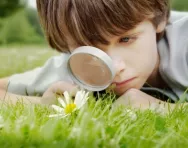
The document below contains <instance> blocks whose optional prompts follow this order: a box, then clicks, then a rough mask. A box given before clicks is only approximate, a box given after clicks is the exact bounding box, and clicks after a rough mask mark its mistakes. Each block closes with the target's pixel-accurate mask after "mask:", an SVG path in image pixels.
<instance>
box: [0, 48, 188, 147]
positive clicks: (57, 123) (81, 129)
mask: <svg viewBox="0 0 188 148" xmlns="http://www.w3.org/2000/svg"><path fill="white" fill-rule="evenodd" d="M56 54H57V53H56V52H54V51H52V50H49V49H47V48H45V47H40V48H38V47H19V46H16V47H1V48H0V60H1V64H0V68H1V71H0V77H5V76H9V75H11V74H14V73H19V72H23V71H26V70H29V69H32V68H34V67H37V66H40V65H42V64H43V63H44V62H45V61H46V60H47V59H48V58H49V57H50V56H53V55H56ZM114 97H115V96H114V94H113V93H112V92H107V94H103V95H101V96H99V100H98V101H97V102H96V101H95V99H94V98H90V100H89V102H88V104H87V105H86V106H84V107H83V108H82V109H81V110H79V111H78V112H74V113H73V114H71V115H69V116H67V117H66V118H49V117H48V116H49V114H52V113H55V112H54V110H52V109H51V108H49V107H45V106H39V105H23V104H22V103H18V104H17V105H16V106H12V105H5V104H0V105H1V109H0V147H1V148H5V147H7V148H10V147H14V148H17V147H18V148H25V147H26V148H35V147H42V148H43V147H44V148H47V147H53V148H56V147H57V148H59V147H69V148H72V147H77V148H96V147H105V148H137V147H138V148H140V147H142V148H151V147H152V148H153V147H154V148H161V147H162V148H184V147H187V146H188V116H187V114H188V110H187V108H185V107H182V108H181V109H177V110H174V111H173V112H170V113H168V114H166V115H160V114H158V113H155V112H152V111H150V110H146V111H140V110H133V109H131V108H127V109H125V108H117V109H115V110H112V109H111V105H112V100H113V99H114ZM128 109H129V110H131V112H128V111H127V110H128Z"/></svg>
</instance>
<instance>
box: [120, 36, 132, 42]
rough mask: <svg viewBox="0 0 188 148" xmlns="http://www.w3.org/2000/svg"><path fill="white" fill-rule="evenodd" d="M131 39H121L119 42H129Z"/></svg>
mask: <svg viewBox="0 0 188 148" xmlns="http://www.w3.org/2000/svg"><path fill="white" fill-rule="evenodd" d="M129 40H130V38H129V37H125V38H121V39H120V41H119V42H129Z"/></svg>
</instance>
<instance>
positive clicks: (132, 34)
mask: <svg viewBox="0 0 188 148" xmlns="http://www.w3.org/2000/svg"><path fill="white" fill-rule="evenodd" d="M134 32H135V33H130V32H127V33H125V34H122V35H121V36H135V35H139V34H142V33H143V32H144V31H143V30H142V31H137V32H136V31H134Z"/></svg>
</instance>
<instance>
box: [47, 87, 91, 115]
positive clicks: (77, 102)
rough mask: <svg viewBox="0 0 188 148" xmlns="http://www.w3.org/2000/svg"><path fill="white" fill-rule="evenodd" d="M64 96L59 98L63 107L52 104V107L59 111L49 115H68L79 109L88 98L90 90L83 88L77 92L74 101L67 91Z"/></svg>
mask: <svg viewBox="0 0 188 148" xmlns="http://www.w3.org/2000/svg"><path fill="white" fill-rule="evenodd" d="M63 95H64V99H63V98H58V102H59V103H60V104H61V106H62V107H60V106H57V105H52V108H53V109H54V110H55V111H56V112H57V114H53V115H50V116H49V117H50V118H51V117H66V116H67V115H69V114H71V113H72V112H74V111H75V110H79V109H80V108H81V107H82V106H83V105H84V104H85V103H86V102H87V100H88V98H89V97H88V96H89V92H85V91H83V90H81V91H78V92H77V93H76V96H75V99H74V101H73V100H72V99H71V97H70V95H69V93H68V92H67V91H65V92H64V93H63Z"/></svg>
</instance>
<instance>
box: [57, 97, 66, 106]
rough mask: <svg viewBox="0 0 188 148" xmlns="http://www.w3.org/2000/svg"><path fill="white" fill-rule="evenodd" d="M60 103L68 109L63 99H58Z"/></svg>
mask: <svg viewBox="0 0 188 148" xmlns="http://www.w3.org/2000/svg"><path fill="white" fill-rule="evenodd" d="M58 102H59V103H60V104H61V105H62V106H63V107H64V108H65V107H66V103H65V101H64V100H63V99H62V98H58Z"/></svg>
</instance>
